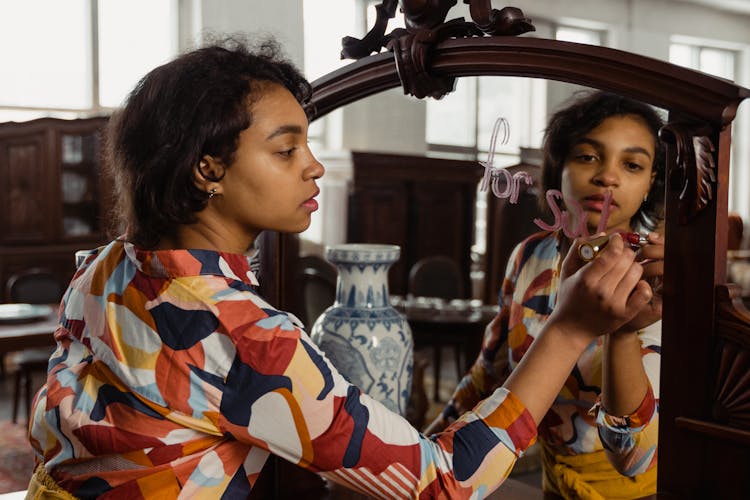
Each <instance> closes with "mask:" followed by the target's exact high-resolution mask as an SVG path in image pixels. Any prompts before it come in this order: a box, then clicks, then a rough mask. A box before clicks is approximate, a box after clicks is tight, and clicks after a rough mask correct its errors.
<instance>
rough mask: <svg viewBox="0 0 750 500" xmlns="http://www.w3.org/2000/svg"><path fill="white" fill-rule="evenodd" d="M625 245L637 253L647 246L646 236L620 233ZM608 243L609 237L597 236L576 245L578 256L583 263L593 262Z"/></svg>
mask: <svg viewBox="0 0 750 500" xmlns="http://www.w3.org/2000/svg"><path fill="white" fill-rule="evenodd" d="M620 236H622V239H623V241H624V242H625V244H626V245H630V248H632V249H633V250H635V251H637V250H638V249H639V248H641V247H642V246H644V245H646V244H648V236H646V235H644V234H638V233H620ZM607 243H609V235H603V236H597V237H596V238H592V239H590V240H588V241H584V242H583V243H581V244H580V245H578V256H579V257H580V258H581V260H583V261H584V262H589V261H590V260H594V258H595V257H596V256H597V255H598V254H599V252H601V251H602V249H604V247H606V246H607Z"/></svg>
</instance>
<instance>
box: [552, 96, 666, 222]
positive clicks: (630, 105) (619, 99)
mask: <svg viewBox="0 0 750 500" xmlns="http://www.w3.org/2000/svg"><path fill="white" fill-rule="evenodd" d="M625 115H635V116H638V117H640V118H641V120H643V122H644V123H645V125H646V126H647V127H648V129H649V130H650V131H651V133H652V134H653V136H654V144H655V154H654V162H653V167H652V168H653V171H654V173H655V176H654V182H653V183H652V184H651V189H650V191H649V193H648V199H647V200H646V201H644V202H643V203H642V204H641V206H640V208H639V209H638V212H636V213H635V215H634V216H633V218H632V219H631V221H630V222H631V224H632V225H633V226H636V227H637V226H640V227H643V228H645V229H649V230H653V229H655V228H656V226H657V225H658V224H659V222H660V221H661V220H662V219H663V218H664V213H663V207H664V194H665V192H664V190H665V184H664V182H665V180H664V177H665V169H666V166H665V154H666V153H665V148H664V145H663V144H662V143H661V141H660V140H659V129H661V127H662V126H663V125H664V121H663V120H662V118H661V116H660V115H659V113H658V112H657V111H656V109H654V108H653V107H651V106H649V105H648V104H645V103H642V102H640V101H635V100H633V99H630V98H627V97H623V96H621V95H617V94H611V93H607V92H602V91H595V92H591V93H588V94H584V95H583V96H578V98H577V100H575V101H574V102H573V103H572V104H571V105H569V106H567V107H565V108H563V109H561V110H560V111H557V112H556V113H555V114H553V115H552V117H551V118H550V120H549V122H548V124H547V129H546V130H545V133H544V142H543V146H542V151H543V153H544V160H543V163H542V186H543V189H542V191H541V192H540V200H539V203H540V205H541V206H542V207H544V208H546V206H547V202H546V199H545V198H544V197H545V194H546V192H547V190H548V189H560V186H561V184H562V171H563V167H564V165H565V160H566V159H567V157H568V155H569V154H570V151H571V150H572V148H573V146H574V145H575V144H577V143H578V142H579V141H580V140H581V139H582V138H583V137H584V136H585V135H586V134H588V133H589V132H590V131H591V130H593V129H595V128H596V127H598V126H599V124H601V123H602V122H603V121H604V120H606V119H607V118H610V117H613V116H625Z"/></svg>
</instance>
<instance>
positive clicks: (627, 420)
mask: <svg viewBox="0 0 750 500" xmlns="http://www.w3.org/2000/svg"><path fill="white" fill-rule="evenodd" d="M638 336H639V338H640V341H641V355H642V360H643V365H644V368H645V370H646V375H647V377H648V380H649V387H648V390H647V392H646V396H645V397H644V398H643V401H642V402H641V404H640V406H639V407H638V408H637V409H636V410H635V411H634V412H633V413H631V414H630V415H620V416H616V415H610V414H608V413H607V412H606V411H605V410H604V409H603V408H602V407H601V405H599V404H598V403H597V405H596V406H595V407H594V411H595V412H596V413H597V415H596V424H597V427H598V430H599V438H600V439H601V441H602V445H603V446H604V450H605V452H606V453H607V458H608V459H609V461H610V463H611V464H612V465H613V466H614V467H615V469H617V470H618V471H619V472H620V473H621V474H623V475H625V476H630V477H632V476H636V475H638V474H642V473H644V472H646V471H647V470H648V469H650V468H652V467H654V466H655V465H656V459H657V448H658V438H659V399H658V398H659V365H660V361H661V321H657V322H656V323H654V324H653V325H651V326H649V327H648V328H646V329H645V330H643V331H641V332H640V333H639V335H638Z"/></svg>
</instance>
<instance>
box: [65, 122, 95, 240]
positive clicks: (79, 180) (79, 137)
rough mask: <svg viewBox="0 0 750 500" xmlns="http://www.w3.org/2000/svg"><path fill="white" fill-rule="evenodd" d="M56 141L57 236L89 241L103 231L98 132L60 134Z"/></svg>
mask: <svg viewBox="0 0 750 500" xmlns="http://www.w3.org/2000/svg"><path fill="white" fill-rule="evenodd" d="M89 128H91V127H89ZM56 137H57V139H56V140H57V145H56V146H57V148H58V151H59V155H58V157H59V162H60V181H59V182H60V186H59V189H60V203H61V207H62V211H61V212H62V218H61V220H60V224H61V227H59V228H58V229H59V231H60V236H61V237H62V238H63V239H65V240H68V239H71V238H89V239H90V238H92V237H95V236H96V235H98V234H100V233H101V229H102V228H101V227H100V226H101V224H102V211H101V203H100V200H101V193H100V189H99V186H100V179H99V154H100V153H99V130H98V129H96V128H94V129H90V130H88V131H80V132H78V131H75V132H74V131H64V132H63V131H60V132H59V133H58V134H57V135H56Z"/></svg>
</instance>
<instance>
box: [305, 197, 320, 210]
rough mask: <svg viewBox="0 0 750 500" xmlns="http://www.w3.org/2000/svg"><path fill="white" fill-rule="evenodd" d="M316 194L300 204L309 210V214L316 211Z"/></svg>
mask: <svg viewBox="0 0 750 500" xmlns="http://www.w3.org/2000/svg"><path fill="white" fill-rule="evenodd" d="M317 195H318V193H315V195H313V197H312V198H310V199H309V200H306V201H304V202H303V203H302V206H303V207H305V208H307V209H308V210H310V211H311V212H315V211H316V210H317V209H318V200H316V199H315V196H317Z"/></svg>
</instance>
